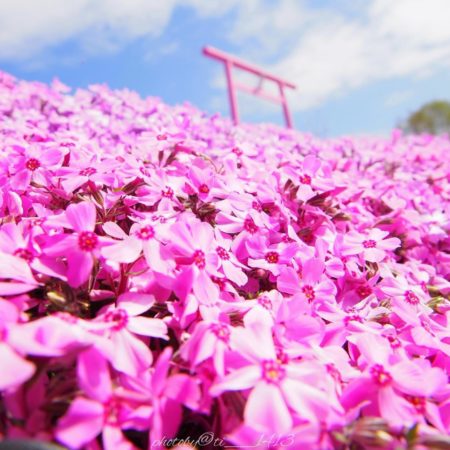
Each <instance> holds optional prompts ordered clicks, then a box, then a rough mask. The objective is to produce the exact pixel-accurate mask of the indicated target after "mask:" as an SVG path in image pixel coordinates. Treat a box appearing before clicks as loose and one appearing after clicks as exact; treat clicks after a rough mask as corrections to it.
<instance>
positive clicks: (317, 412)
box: [210, 308, 330, 433]
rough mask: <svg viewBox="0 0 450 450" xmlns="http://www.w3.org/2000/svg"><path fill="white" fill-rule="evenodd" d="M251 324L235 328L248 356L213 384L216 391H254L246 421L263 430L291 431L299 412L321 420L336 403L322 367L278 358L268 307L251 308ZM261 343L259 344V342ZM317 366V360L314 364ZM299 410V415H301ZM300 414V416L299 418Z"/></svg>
mask: <svg viewBox="0 0 450 450" xmlns="http://www.w3.org/2000/svg"><path fill="white" fill-rule="evenodd" d="M244 322H245V328H243V327H240V328H235V329H233V332H232V334H231V346H232V348H234V349H235V350H236V351H238V352H239V353H240V354H241V355H242V356H243V357H244V358H246V359H247V360H248V363H247V364H244V365H242V366H241V367H238V368H236V369H235V370H232V371H230V372H229V373H228V374H227V375H225V377H220V378H219V380H218V381H217V382H216V383H215V384H214V385H213V386H212V387H211V389H210V392H211V394H212V395H213V396H217V395H220V394H221V393H223V392H226V391H234V390H247V389H250V388H251V391H250V393H249V396H248V399H247V402H246V406H245V411H244V421H245V423H246V424H248V425H249V426H251V427H254V428H255V429H257V430H259V431H260V432H272V433H273V432H274V433H285V432H288V431H289V430H291V429H292V426H293V424H294V418H295V420H299V419H298V418H297V417H301V418H302V419H303V420H307V421H309V422H312V423H314V424H316V425H317V424H318V423H319V422H320V421H321V420H326V417H327V416H328V413H329V410H330V406H329V403H328V401H327V400H326V399H327V396H326V394H325V392H323V391H322V390H321V389H319V388H316V387H313V384H314V385H317V379H318V376H317V372H316V373H315V375H314V378H315V381H314V382H312V378H313V372H314V370H313V369H312V367H310V366H309V365H308V364H306V365H304V366H302V365H301V364H294V363H289V361H287V360H285V358H284V357H282V358H281V360H280V359H278V358H277V352H276V348H275V344H274V342H273V338H272V332H271V328H272V325H273V321H272V319H271V318H270V315H269V313H268V312H267V311H264V310H263V309H260V308H258V309H255V310H252V311H251V312H249V313H247V315H246V316H245V319H244ZM254 342H258V343H259V345H258V346H254V345H253V343H254ZM314 367H315V368H316V370H317V365H314ZM297 415H298V416H297ZM293 417H294V418H293Z"/></svg>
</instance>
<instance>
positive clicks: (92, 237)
mask: <svg viewBox="0 0 450 450" xmlns="http://www.w3.org/2000/svg"><path fill="white" fill-rule="evenodd" d="M97 245H98V238H97V235H96V234H95V233H94V232H92V231H82V232H81V233H80V235H79V236H78V246H79V247H80V249H81V250H83V251H84V252H91V251H92V250H94V249H95V248H96V247H97Z"/></svg>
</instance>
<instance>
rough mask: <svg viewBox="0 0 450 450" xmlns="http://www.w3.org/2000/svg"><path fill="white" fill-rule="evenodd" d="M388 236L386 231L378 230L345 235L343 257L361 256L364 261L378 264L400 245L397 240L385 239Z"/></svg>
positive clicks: (373, 229) (353, 232)
mask: <svg viewBox="0 0 450 450" xmlns="http://www.w3.org/2000/svg"><path fill="white" fill-rule="evenodd" d="M388 235H389V232H388V231H382V230H380V229H378V228H372V229H370V230H369V231H368V232H367V233H364V234H361V233H358V232H356V231H350V232H349V233H347V234H346V235H345V238H344V250H343V252H342V254H343V255H344V256H347V255H362V256H363V258H364V259H365V260H366V261H370V262H374V263H379V262H381V261H383V260H384V259H385V258H386V256H387V255H388V252H392V251H393V250H395V249H396V248H398V247H400V245H401V241H400V239H398V238H395V237H394V238H387V239H385V238H386V236H388Z"/></svg>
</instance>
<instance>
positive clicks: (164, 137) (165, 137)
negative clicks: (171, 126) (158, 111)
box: [156, 134, 167, 141]
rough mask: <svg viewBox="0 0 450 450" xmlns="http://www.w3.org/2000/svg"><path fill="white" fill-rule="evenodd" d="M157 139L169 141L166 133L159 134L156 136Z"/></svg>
mask: <svg viewBox="0 0 450 450" xmlns="http://www.w3.org/2000/svg"><path fill="white" fill-rule="evenodd" d="M156 140H157V141H167V136H166V135H165V134H158V135H157V136H156Z"/></svg>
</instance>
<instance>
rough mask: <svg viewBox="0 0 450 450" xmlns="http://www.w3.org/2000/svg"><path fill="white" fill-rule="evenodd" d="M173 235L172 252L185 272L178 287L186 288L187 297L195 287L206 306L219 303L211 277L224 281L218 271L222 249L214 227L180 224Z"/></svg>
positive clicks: (172, 228)
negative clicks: (215, 301)
mask: <svg viewBox="0 0 450 450" xmlns="http://www.w3.org/2000/svg"><path fill="white" fill-rule="evenodd" d="M170 233H171V236H172V237H171V242H170V243H169V245H170V249H171V251H172V252H173V256H174V258H175V262H176V263H177V265H178V266H179V267H180V269H181V270H182V274H180V275H179V277H178V280H177V283H178V286H180V288H181V287H183V290H184V291H185V292H186V293H188V292H189V288H190V287H192V290H193V293H194V295H195V296H196V297H197V298H198V300H199V301H200V302H202V303H205V304H208V303H211V302H212V301H214V300H216V299H217V298H218V296H219V288H218V287H217V285H216V284H215V283H214V282H213V281H212V280H211V276H215V277H220V276H221V275H222V274H221V273H220V272H219V271H218V269H219V255H218V254H217V250H216V249H217V247H218V245H217V243H216V241H215V238H214V230H213V228H212V227H211V225H209V224H208V223H205V222H200V221H197V220H194V221H190V222H186V221H180V222H178V223H175V224H173V225H172V226H171V227H170ZM181 284H182V285H183V286H181Z"/></svg>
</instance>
